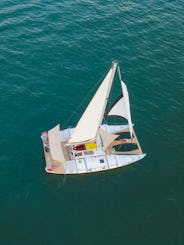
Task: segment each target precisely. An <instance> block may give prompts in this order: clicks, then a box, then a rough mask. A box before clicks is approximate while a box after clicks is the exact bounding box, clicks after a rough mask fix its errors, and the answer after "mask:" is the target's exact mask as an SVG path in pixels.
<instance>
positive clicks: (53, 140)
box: [48, 124, 65, 163]
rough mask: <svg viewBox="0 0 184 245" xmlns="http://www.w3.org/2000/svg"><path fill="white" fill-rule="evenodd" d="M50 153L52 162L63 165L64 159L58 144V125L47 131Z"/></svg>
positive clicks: (59, 143)
mask: <svg viewBox="0 0 184 245" xmlns="http://www.w3.org/2000/svg"><path fill="white" fill-rule="evenodd" d="M48 138H49V147H50V153H51V157H52V159H53V160H55V161H57V162H60V163H64V162H65V158H64V155H63V151H62V148H61V142H60V126H59V124H58V125H57V126H55V127H54V128H52V129H50V130H49V131H48Z"/></svg>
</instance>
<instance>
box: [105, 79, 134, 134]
mask: <svg viewBox="0 0 184 245" xmlns="http://www.w3.org/2000/svg"><path fill="white" fill-rule="evenodd" d="M121 88H122V92H123V96H121V97H120V98H119V99H118V100H117V101H116V102H115V104H114V105H113V106H112V108H111V109H110V111H109V112H108V114H107V115H108V116H121V117H124V118H125V119H127V121H128V125H129V128H130V135H131V137H132V119H131V113H130V102H129V94H128V90H127V86H126V84H125V83H124V82H123V81H121Z"/></svg>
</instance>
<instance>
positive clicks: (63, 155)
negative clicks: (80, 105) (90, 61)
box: [41, 61, 146, 174]
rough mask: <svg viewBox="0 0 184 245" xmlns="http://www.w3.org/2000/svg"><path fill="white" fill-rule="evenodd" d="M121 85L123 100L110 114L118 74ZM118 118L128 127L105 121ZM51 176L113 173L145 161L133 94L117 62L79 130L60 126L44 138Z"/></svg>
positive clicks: (105, 79)
mask: <svg viewBox="0 0 184 245" xmlns="http://www.w3.org/2000/svg"><path fill="white" fill-rule="evenodd" d="M116 72H117V73H118V78H119V80H120V84H121V96H119V97H118V98H117V99H116V101H115V102H114V103H113V105H112V106H111V107H110V108H109V109H108V111H107V108H106V107H107V103H108V100H109V95H110V91H111V88H112V83H113V80H114V77H115V73H116ZM109 116H116V117H117V116H118V117H122V118H124V119H126V124H118V125H114V124H107V123H104V118H106V117H109ZM41 139H42V143H43V150H44V155H45V161H46V167H45V170H46V172H48V173H53V174H83V173H92V172H98V171H104V170H111V169H115V168H119V167H122V166H126V165H129V164H131V163H134V162H136V161H138V160H141V159H143V158H144V157H145V155H146V154H144V153H143V152H142V149H141V146H140V144H139V141H138V139H137V137H136V134H135V131H134V125H133V123H132V120H131V112H130V103H129V94H128V90H127V86H126V84H125V83H124V82H123V80H122V78H121V72H120V67H119V63H118V62H117V61H114V62H113V63H112V66H111V67H110V69H109V71H108V72H107V74H106V76H105V78H104V79H103V81H102V83H101V84H100V86H99V88H98V90H97V91H96V93H95V95H94V96H93V98H92V99H91V101H90V103H89V104H88V106H87V108H86V109H85V111H84V113H83V114H82V116H81V118H80V120H79V121H78V123H77V125H76V127H74V128H66V129H62V130H61V129H60V125H59V124H58V125H56V126H55V127H54V128H52V129H50V130H49V131H45V132H43V133H42V134H41Z"/></svg>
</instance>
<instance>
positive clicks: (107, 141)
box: [99, 128, 119, 151]
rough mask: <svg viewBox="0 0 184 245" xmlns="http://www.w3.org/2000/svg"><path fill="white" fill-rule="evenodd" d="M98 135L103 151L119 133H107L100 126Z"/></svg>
mask: <svg viewBox="0 0 184 245" xmlns="http://www.w3.org/2000/svg"><path fill="white" fill-rule="evenodd" d="M99 132H100V136H101V139H102V143H103V149H104V151H105V150H106V149H107V148H108V146H109V145H110V144H111V143H112V142H113V141H114V140H115V139H116V138H118V137H119V135H117V134H112V133H109V132H107V131H105V130H103V129H102V128H100V131H99Z"/></svg>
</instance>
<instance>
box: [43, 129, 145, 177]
mask: <svg viewBox="0 0 184 245" xmlns="http://www.w3.org/2000/svg"><path fill="white" fill-rule="evenodd" d="M102 126H103V127H107V125H102ZM126 129H127V125H119V126H108V131H110V132H117V131H122V130H123V131H126ZM72 131H73V129H66V130H62V131H60V136H61V145H62V144H63V148H64V144H65V143H64V142H66V141H67V140H68V138H69V136H70V134H71V132H72ZM41 139H42V143H43V149H44V155H45V161H46V167H45V170H46V172H47V173H52V174H71V175H73V174H86V173H93V172H101V171H107V170H112V169H116V168H120V167H123V166H127V165H130V164H132V163H135V162H137V161H139V160H141V159H143V158H144V157H145V156H146V154H144V153H142V151H139V154H137V153H134V154H131V152H130V153H126V154H121V153H111V154H110V152H108V154H107V153H105V152H104V151H103V150H102V148H101V149H97V150H96V151H94V153H93V155H89V156H88V155H84V154H83V156H82V157H74V158H73V159H70V158H68V159H67V154H66V152H65V156H66V159H67V160H66V161H65V162H64V163H61V162H60V163H57V162H54V163H53V161H52V158H51V154H50V151H49V150H48V149H49V141H48V135H47V132H43V133H42V135H41ZM98 143H99V144H100V142H98Z"/></svg>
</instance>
